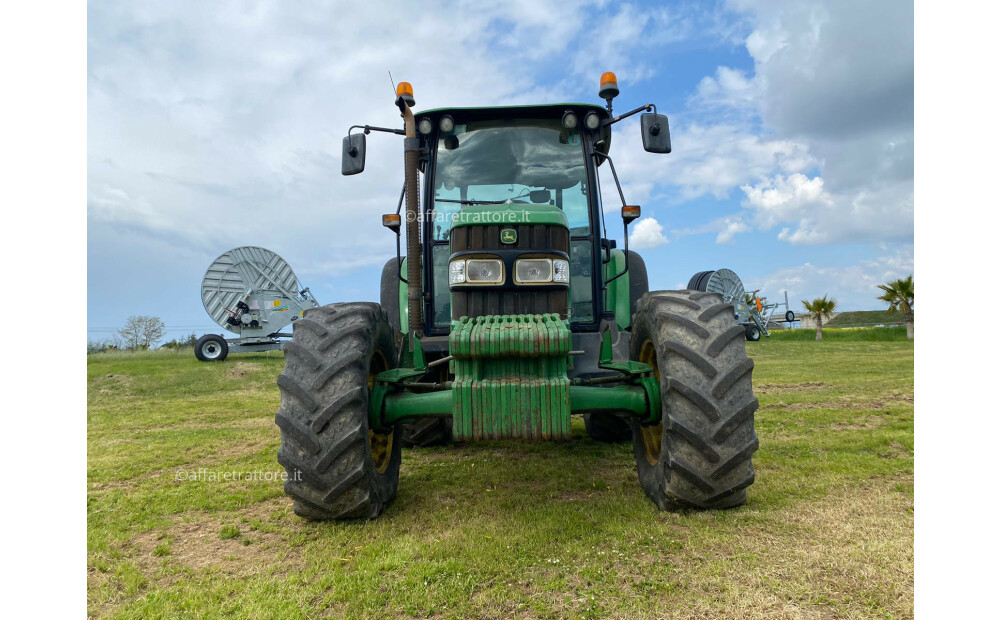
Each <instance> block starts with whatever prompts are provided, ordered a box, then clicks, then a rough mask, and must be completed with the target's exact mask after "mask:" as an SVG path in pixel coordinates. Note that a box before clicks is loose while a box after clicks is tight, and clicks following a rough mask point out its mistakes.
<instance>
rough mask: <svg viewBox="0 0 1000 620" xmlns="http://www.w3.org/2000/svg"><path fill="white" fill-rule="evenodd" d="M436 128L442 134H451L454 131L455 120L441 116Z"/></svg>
mask: <svg viewBox="0 0 1000 620" xmlns="http://www.w3.org/2000/svg"><path fill="white" fill-rule="evenodd" d="M438 128H439V129H441V132H442V133H451V132H452V131H453V130H454V129H455V119H453V118H452V117H450V116H448V115H447V114H446V115H444V116H442V117H441V122H440V123H439V124H438Z"/></svg>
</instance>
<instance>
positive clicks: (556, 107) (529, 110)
mask: <svg viewBox="0 0 1000 620" xmlns="http://www.w3.org/2000/svg"><path fill="white" fill-rule="evenodd" d="M566 110H573V111H575V112H576V113H577V114H579V116H580V123H581V124H582V123H583V117H584V116H585V115H586V114H587V113H589V112H591V111H593V112H596V113H597V114H598V116H600V118H601V120H602V121H603V120H607V119H608V118H610V116H611V115H610V114H609V113H608V110H607V109H606V108H605V107H604V106H601V105H598V104H596V103H549V104H544V105H509V106H493V107H479V108H434V109H431V110H422V111H420V112H415V113H414V117H416V120H417V122H420V119H421V118H423V117H431V118H435V119H436V118H440V117H442V116H444V115H445V114H449V115H451V116H452V117H453V118H454V119H455V122H456V123H459V124H461V123H464V122H467V121H479V120H489V119H495V118H543V119H550V118H551V119H557V120H558V119H561V118H562V115H563V114H564V113H565V112H566ZM601 139H602V140H603V142H604V144H603V145H601V147H599V148H598V150H600V151H602V152H604V153H607V149H608V147H610V145H611V127H610V126H605V127H603V128H601Z"/></svg>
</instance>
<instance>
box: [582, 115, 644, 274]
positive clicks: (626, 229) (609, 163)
mask: <svg viewBox="0 0 1000 620" xmlns="http://www.w3.org/2000/svg"><path fill="white" fill-rule="evenodd" d="M649 105H650V106H652V105H653V104H649ZM645 107H646V106H643V107H641V108H636V109H635V110H633V111H631V112H626V113H625V114H623V115H621V116H620V117H618V120H620V119H622V118H624V117H626V116H630V115H632V114H636V113H638V112H641V111H642V110H644V109H645ZM592 155H593V157H594V159H595V160H596V159H597V158H598V157H603V158H604V159H606V160H607V161H608V165H609V166H611V176H612V177H613V178H614V180H615V187H617V188H618V196H619V197H620V198H621V199H622V206H623V207H624V206H625V192H623V191H622V184H621V183H619V182H618V173H617V172H615V162H614V161H612V160H611V158H610V157H609V156H608V155H607V154H606V153H602V152H600V151H594V152H593V153H592ZM601 221H602V222H603V221H604V209H603V208H602V209H601ZM624 226H625V269H623V270H622V272H621V273H619V274H618V275H616V276H615V277H613V278H611V279H609V280H608V281H607V282H605V283H604V286H603V287H602V289H601V290H603V291H607V290H608V284H610V283H612V282H614V281H615V280H617V279H618V278H620V277H622V276H623V275H625V274H626V273H628V224H625V225H624ZM602 252H603V250H602ZM602 259H603V257H602ZM610 260H611V251H610V250H609V251H608V261H609V262H610Z"/></svg>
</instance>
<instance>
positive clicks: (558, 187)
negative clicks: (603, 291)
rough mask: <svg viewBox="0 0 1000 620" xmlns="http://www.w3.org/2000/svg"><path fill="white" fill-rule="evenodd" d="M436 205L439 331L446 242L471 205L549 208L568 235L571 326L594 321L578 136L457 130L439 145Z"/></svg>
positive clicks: (523, 125) (534, 123)
mask: <svg viewBox="0 0 1000 620" xmlns="http://www.w3.org/2000/svg"><path fill="white" fill-rule="evenodd" d="M436 159H437V161H436V167H435V170H434V188H433V189H434V194H433V196H434V201H433V203H432V209H433V213H432V217H431V226H432V239H433V241H434V248H433V250H432V252H433V257H432V258H433V266H434V284H433V286H434V308H435V310H434V323H435V325H436V326H446V325H448V324H449V321H450V296H449V291H448V257H449V255H450V250H449V246H448V239H449V235H450V232H451V224H452V220H453V219H454V217H455V216H456V214H457V213H459V211H461V209H462V208H463V206H466V205H478V204H489V203H507V202H511V203H523V204H528V203H534V204H548V205H553V206H556V207H558V208H559V209H561V210H562V211H563V212H564V213H565V214H566V219H567V220H568V224H569V227H570V235H571V242H570V261H571V263H572V264H573V266H572V268H571V270H570V273H571V278H570V297H571V305H572V307H571V310H570V314H571V320H573V321H575V322H590V321H592V320H593V314H594V309H593V291H592V283H591V272H592V271H593V266H592V259H593V249H592V245H591V243H592V237H591V231H590V209H589V206H588V194H589V193H590V189H589V188H588V187H587V165H586V155H585V152H584V148H583V140H582V138H581V136H580V133H579V131H577V130H575V129H573V130H568V129H565V128H564V127H562V125H561V123H560V122H559V121H558V120H539V119H513V120H510V119H508V120H495V121H480V122H470V123H467V124H461V125H459V124H456V125H455V129H454V131H453V132H452V133H451V134H449V135H442V136H440V137H439V138H438V147H437V158H436Z"/></svg>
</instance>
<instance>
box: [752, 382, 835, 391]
mask: <svg viewBox="0 0 1000 620" xmlns="http://www.w3.org/2000/svg"><path fill="white" fill-rule="evenodd" d="M828 387H830V386H829V385H827V384H826V383H823V382H822V381H815V382H812V383H761V384H758V385H755V386H753V391H754V393H755V394H778V393H781V392H816V391H819V390H824V389H826V388H828Z"/></svg>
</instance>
